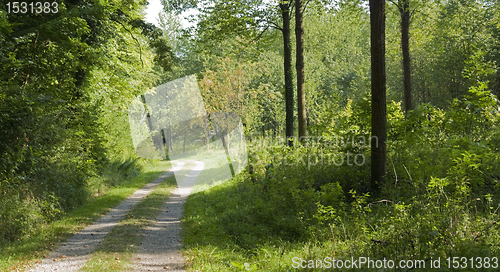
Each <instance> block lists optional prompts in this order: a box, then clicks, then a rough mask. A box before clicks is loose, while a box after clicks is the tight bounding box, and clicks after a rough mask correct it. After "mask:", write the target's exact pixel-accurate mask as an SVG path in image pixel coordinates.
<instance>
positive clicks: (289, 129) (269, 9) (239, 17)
mask: <svg viewBox="0 0 500 272" xmlns="http://www.w3.org/2000/svg"><path fill="white" fill-rule="evenodd" d="M207 2H209V3H210V4H207V3H205V4H203V5H201V6H204V8H201V9H202V10H201V11H202V15H201V16H200V18H201V19H200V21H199V23H198V30H197V31H198V36H199V37H200V43H201V44H206V46H205V47H206V48H208V49H209V50H214V47H215V46H214V45H215V44H218V43H220V42H221V41H222V40H224V39H226V38H228V37H232V38H234V37H235V36H240V37H241V36H245V37H247V38H248V39H247V40H248V41H251V42H250V43H252V42H257V41H258V40H259V39H260V38H262V37H263V34H264V33H265V32H266V31H267V30H268V29H269V28H274V29H277V30H279V31H280V32H281V33H282V35H283V54H284V56H283V72H284V89H285V112H286V121H285V124H286V128H285V131H286V138H287V139H289V138H292V137H293V134H294V133H293V131H294V129H293V108H294V101H293V95H294V93H293V78H292V50H291V42H290V20H291V13H292V9H293V4H294V1H293V0H280V1H278V7H279V10H278V9H277V6H276V5H274V3H262V2H261V1H255V0H246V1H232V2H228V1H222V0H214V1H207ZM176 3H177V2H176ZM175 6H179V4H176V5H175ZM166 9H167V8H166ZM167 10H168V9H167ZM278 13H279V15H278ZM280 19H281V23H282V26H280V25H279V23H278V21H279V20H280ZM287 142H288V145H289V146H292V145H293V142H292V141H287Z"/></svg>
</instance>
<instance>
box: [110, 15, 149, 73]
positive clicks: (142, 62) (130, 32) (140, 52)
mask: <svg viewBox="0 0 500 272" xmlns="http://www.w3.org/2000/svg"><path fill="white" fill-rule="evenodd" d="M111 20H113V21H115V22H117V23H119V24H120V25H121V26H122V27H123V28H124V29H125V30H126V31H127V32H128V33H129V34H130V36H132V38H133V39H134V40H135V41H136V42H137V46H139V58H140V59H141V64H142V68H144V61H143V60H142V48H141V43H140V42H139V40H138V39H137V38H136V37H135V36H134V34H133V33H132V31H130V30H129V29H128V28H127V27H125V25H124V24H123V23H122V22H120V21H118V20H116V19H114V18H112V19H111Z"/></svg>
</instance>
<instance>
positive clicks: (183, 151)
mask: <svg viewBox="0 0 500 272" xmlns="http://www.w3.org/2000/svg"><path fill="white" fill-rule="evenodd" d="M182 153H186V134H184V142H183V143H182Z"/></svg>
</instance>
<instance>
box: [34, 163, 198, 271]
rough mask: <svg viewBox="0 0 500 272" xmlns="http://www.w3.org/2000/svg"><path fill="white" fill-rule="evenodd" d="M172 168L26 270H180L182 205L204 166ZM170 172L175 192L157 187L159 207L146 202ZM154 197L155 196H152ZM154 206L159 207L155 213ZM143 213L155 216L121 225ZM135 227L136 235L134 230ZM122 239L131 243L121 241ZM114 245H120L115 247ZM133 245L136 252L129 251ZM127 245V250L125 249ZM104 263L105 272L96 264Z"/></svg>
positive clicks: (169, 188) (182, 262)
mask: <svg viewBox="0 0 500 272" xmlns="http://www.w3.org/2000/svg"><path fill="white" fill-rule="evenodd" d="M173 165H175V166H174V167H173V168H172V169H171V170H170V171H168V172H166V173H164V174H163V175H161V176H160V177H158V178H157V179H155V180H154V181H152V182H151V183H148V184H147V185H145V186H144V187H143V188H141V189H140V190H137V191H136V192H135V193H134V194H133V195H132V196H130V197H129V198H127V199H126V200H125V201H123V202H122V203H120V205H118V206H116V207H115V208H114V209H112V210H111V211H109V212H108V213H106V214H105V215H104V216H102V218H101V219H99V220H97V221H96V222H94V223H93V224H91V225H89V226H87V227H86V228H84V229H83V230H81V231H79V232H78V233H76V234H75V235H74V236H73V237H71V238H69V239H68V240H67V241H65V242H63V243H61V245H60V246H59V248H57V249H54V250H53V251H52V252H51V253H50V254H48V255H47V257H46V258H44V259H43V260H42V261H41V262H40V263H38V264H37V265H36V266H35V267H33V268H31V269H30V270H29V271H35V272H38V271H79V270H83V271H103V270H102V269H106V270H108V269H111V267H110V266H111V265H113V269H112V270H115V269H114V268H118V269H117V270H119V271H157V270H161V271H183V267H184V260H183V257H182V255H181V254H180V252H179V250H180V249H181V246H182V244H181V240H180V230H181V227H180V217H181V215H182V206H183V204H184V202H185V200H186V198H187V196H188V195H189V194H190V193H191V190H192V187H193V185H194V182H195V180H196V178H197V177H198V175H199V174H200V172H201V171H202V170H203V168H204V164H203V162H198V161H185V162H184V161H177V162H175V163H174V164H173ZM174 172H175V180H177V184H178V186H177V188H175V189H174V190H173V191H171V189H172V188H173V187H174V186H170V187H168V185H163V187H165V188H167V191H166V192H164V193H163V198H161V197H160V198H157V199H159V200H160V201H161V203H158V201H156V204H155V202H154V201H153V202H151V199H153V198H154V197H155V193H154V192H156V191H157V190H159V189H162V188H161V187H162V186H161V185H162V184H165V183H168V182H165V181H166V180H168V179H171V178H173V173H174ZM174 184H175V183H174ZM159 185H160V186H159ZM155 188H156V190H155ZM164 191H165V190H164ZM152 192H153V194H151V193H152ZM156 195H161V193H158V192H156ZM150 196H151V198H150ZM148 198H149V199H148ZM148 200H149V201H150V202H147V201H148ZM158 204H160V205H158ZM154 205H156V206H159V207H156V208H155V207H153V206H154ZM144 206H149V207H144ZM145 208H146V209H148V208H149V210H156V211H157V212H156V213H155V212H153V213H154V217H152V218H144V219H146V220H142V221H136V222H133V223H132V225H134V226H133V227H132V228H131V227H130V226H128V225H130V224H127V220H129V219H132V218H134V215H135V214H136V213H138V214H137V215H136V216H135V217H136V218H138V217H139V216H140V215H143V214H148V213H147V212H145V213H144V212H141V211H144V209H145ZM134 211H135V213H134ZM149 214H150V216H151V213H149ZM129 223H130V222H129ZM137 226H138V227H140V229H139V230H140V231H137V230H138V229H137ZM124 229H128V233H127V232H126V231H125V234H124V231H123V230H124ZM120 230H121V231H120ZM127 234H128V236H130V235H132V236H133V238H132V239H131V238H130V237H127ZM119 243H122V244H123V245H118V244H119ZM125 244H127V245H125ZM134 245H135V246H136V248H137V250H136V249H134V248H133V247H134ZM127 246H130V247H132V248H130V249H128V247H127ZM120 249H125V250H120ZM115 250H116V251H115ZM113 251H115V252H113ZM117 251H118V252H117ZM102 252H107V253H110V254H111V256H112V257H113V262H115V263H114V264H113V263H112V262H111V263H110V262H107V261H106V260H105V259H106V258H105V257H103V255H102ZM99 253H100V254H99ZM106 262H107V263H108V265H107V266H106V267H108V266H109V267H108V268H105V267H103V266H102V265H101V264H102V263H106ZM120 262H121V264H119V263H120ZM97 264H99V265H97Z"/></svg>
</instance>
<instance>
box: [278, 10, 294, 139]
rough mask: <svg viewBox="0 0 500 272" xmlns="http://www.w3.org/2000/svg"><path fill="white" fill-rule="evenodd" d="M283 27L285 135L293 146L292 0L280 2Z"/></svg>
mask: <svg viewBox="0 0 500 272" xmlns="http://www.w3.org/2000/svg"><path fill="white" fill-rule="evenodd" d="M279 5H280V10H281V19H282V20H283V27H282V28H281V29H280V30H281V32H282V34H283V53H284V58H283V68H284V73H285V112H286V117H285V135H286V139H287V144H288V146H293V141H292V140H291V138H293V79H292V48H291V47H292V46H291V44H290V9H291V5H292V1H283V2H280V4H279Z"/></svg>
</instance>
